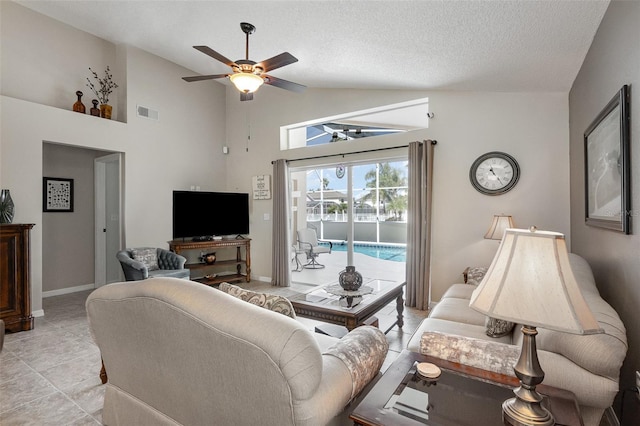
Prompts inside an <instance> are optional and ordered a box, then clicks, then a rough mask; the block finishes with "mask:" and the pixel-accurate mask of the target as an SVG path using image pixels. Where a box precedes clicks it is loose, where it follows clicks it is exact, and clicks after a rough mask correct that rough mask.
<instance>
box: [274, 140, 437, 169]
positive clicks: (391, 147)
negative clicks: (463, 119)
mask: <svg viewBox="0 0 640 426" xmlns="http://www.w3.org/2000/svg"><path fill="white" fill-rule="evenodd" d="M427 142H431V145H437V144H438V141H436V140H432V139H428V140H425V141H422V143H427ZM408 147H409V145H400V146H388V147H386V148H376V149H367V150H364V151H354V152H345V153H342V154H326V155H316V156H315V157H303V158H295V159H293V160H285V162H286V163H292V162H294V161H304V160H317V159H319V158H329V157H340V156H342V158H344V156H345V155H353V154H365V153H368V152H376V151H387V150H389V149H398V148H408ZM273 163H275V160H274V161H272V162H271V164H273Z"/></svg>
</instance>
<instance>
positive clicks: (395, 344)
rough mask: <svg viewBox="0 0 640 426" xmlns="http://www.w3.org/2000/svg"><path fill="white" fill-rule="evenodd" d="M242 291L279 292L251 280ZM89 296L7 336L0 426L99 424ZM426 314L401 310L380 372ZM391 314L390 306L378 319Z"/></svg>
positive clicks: (0, 377) (60, 304) (53, 306)
mask: <svg viewBox="0 0 640 426" xmlns="http://www.w3.org/2000/svg"><path fill="white" fill-rule="evenodd" d="M243 287H247V288H252V289H255V290H261V289H262V290H263V291H270V290H274V289H275V290H276V291H274V292H278V289H281V288H274V287H272V286H271V285H269V284H267V283H263V282H258V281H252V282H251V283H248V284H246V285H243ZM89 294H90V291H83V292H78V293H72V294H67V295H63V296H55V297H50V298H46V299H44V300H43V308H44V312H45V316H44V317H40V318H36V325H35V328H34V329H33V330H30V331H23V332H20V333H11V334H7V335H6V337H5V344H4V349H3V351H2V352H1V353H0V424H1V425H2V426H17V425H20V426H26V425H34V426H36V425H37V426H44V425H55V426H59V425H74V426H75V425H77V426H80V425H97V424H101V419H102V417H101V413H102V400H103V395H104V387H103V386H102V385H101V383H100V378H99V376H98V373H99V371H100V353H99V351H98V348H97V347H96V346H95V344H94V343H93V341H92V339H91V335H90V333H89V329H88V324H87V319H86V312H85V309H84V302H85V300H86V298H87V296H88V295H89ZM426 314H427V313H426V312H425V311H420V310H417V309H412V308H405V310H404V318H405V325H404V327H403V329H399V328H398V327H397V326H396V327H394V328H393V329H392V330H390V331H389V333H388V334H387V338H388V340H389V346H390V351H389V355H388V356H387V360H386V361H385V364H384V366H383V370H385V369H386V368H387V367H388V365H389V364H390V363H391V362H392V361H393V360H394V359H395V358H396V356H397V355H398V354H399V353H400V351H401V350H402V349H403V348H404V347H405V346H406V344H407V342H408V340H409V338H410V337H411V334H412V333H413V330H415V328H416V327H417V325H418V324H419V323H420V321H421V320H422V319H423V318H424V317H425V316H426ZM395 315H396V311H395V301H394V302H392V303H391V304H389V305H388V306H386V307H385V308H384V309H383V310H382V311H380V313H379V315H377V316H378V317H379V318H380V320H381V322H385V321H389V320H391V319H393V318H394V317H395Z"/></svg>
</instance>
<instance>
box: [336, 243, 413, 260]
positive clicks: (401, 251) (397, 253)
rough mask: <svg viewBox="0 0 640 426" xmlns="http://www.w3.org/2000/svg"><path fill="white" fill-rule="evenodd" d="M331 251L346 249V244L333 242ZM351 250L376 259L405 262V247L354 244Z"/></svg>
mask: <svg viewBox="0 0 640 426" xmlns="http://www.w3.org/2000/svg"><path fill="white" fill-rule="evenodd" d="M331 250H333V251H347V244H339V243H338V244H336V243H334V244H333V248H332V249H331ZM353 251H355V252H356V253H362V254H364V255H367V256H371V257H375V258H377V259H383V260H391V261H393V262H405V261H406V260H407V249H406V248H405V247H394V246H381V245H368V244H354V245H353Z"/></svg>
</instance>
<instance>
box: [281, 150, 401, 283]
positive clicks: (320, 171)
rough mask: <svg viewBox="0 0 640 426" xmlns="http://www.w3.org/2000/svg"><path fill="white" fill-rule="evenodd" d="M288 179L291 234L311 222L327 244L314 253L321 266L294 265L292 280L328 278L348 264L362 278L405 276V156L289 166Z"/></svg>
mask: <svg viewBox="0 0 640 426" xmlns="http://www.w3.org/2000/svg"><path fill="white" fill-rule="evenodd" d="M291 180H292V184H291V188H292V194H291V195H292V203H291V204H292V206H293V209H294V211H293V212H292V218H293V220H292V235H293V236H294V239H295V236H296V231H298V230H299V229H305V228H311V229H313V230H315V232H316V234H317V236H318V238H319V239H320V240H321V244H324V245H326V246H329V243H331V245H332V252H331V254H322V255H319V256H318V258H317V261H318V262H319V263H320V264H322V265H323V266H324V268H319V269H314V270H311V269H309V268H303V267H302V268H301V267H298V268H297V269H299V270H298V271H296V272H293V273H292V281H293V282H296V281H299V282H305V283H310V284H329V283H330V282H332V281H336V280H337V278H338V274H339V272H340V271H341V270H343V269H344V268H345V267H346V266H347V265H353V266H355V267H356V269H357V270H358V271H359V272H360V273H361V274H362V275H363V277H365V278H372V279H375V278H384V279H390V278H394V279H398V280H399V279H402V280H403V279H404V274H405V272H404V260H405V248H406V229H407V228H406V226H407V223H406V217H407V215H406V210H407V160H405V159H402V160H389V161H379V162H353V163H342V164H337V165H333V164H332V165H331V166H316V167H306V168H298V169H295V168H291ZM296 244H297V241H293V242H292V245H293V246H295V245H296ZM298 258H299V259H298V260H299V261H300V263H301V264H302V265H304V264H305V263H306V261H307V259H306V258H305V256H304V254H302V255H301V254H298ZM294 260H295V259H294ZM300 269H301V270H300Z"/></svg>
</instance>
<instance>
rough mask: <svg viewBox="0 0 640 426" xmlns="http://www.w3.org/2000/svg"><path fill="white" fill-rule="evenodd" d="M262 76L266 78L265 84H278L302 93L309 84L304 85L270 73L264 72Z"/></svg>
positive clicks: (280, 86)
mask: <svg viewBox="0 0 640 426" xmlns="http://www.w3.org/2000/svg"><path fill="white" fill-rule="evenodd" d="M262 78H264V84H269V85H271V86H276V87H279V88H281V89H286V90H291V91H293V92H297V93H302V92H304V91H305V89H306V88H307V86H303V85H302V84H298V83H294V82H292V81H288V80H283V79H281V78H275V77H272V76H270V75H265V74H262Z"/></svg>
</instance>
